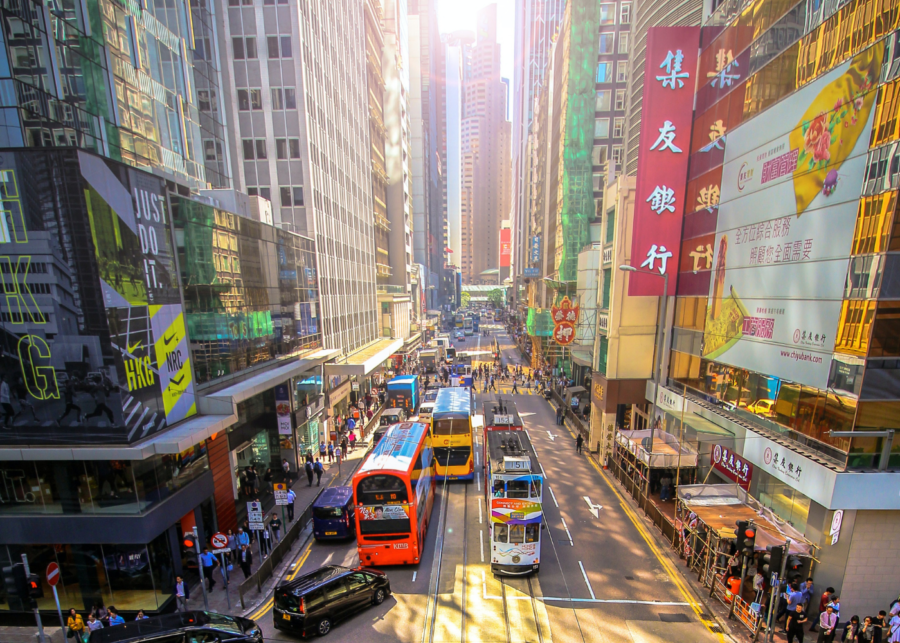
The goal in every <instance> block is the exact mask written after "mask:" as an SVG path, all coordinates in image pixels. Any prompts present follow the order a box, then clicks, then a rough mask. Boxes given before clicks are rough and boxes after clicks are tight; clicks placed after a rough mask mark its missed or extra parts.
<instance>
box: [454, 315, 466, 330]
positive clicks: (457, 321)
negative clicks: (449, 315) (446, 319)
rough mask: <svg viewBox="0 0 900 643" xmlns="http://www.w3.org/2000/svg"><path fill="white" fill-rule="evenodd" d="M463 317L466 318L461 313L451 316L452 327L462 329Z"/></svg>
mask: <svg viewBox="0 0 900 643" xmlns="http://www.w3.org/2000/svg"><path fill="white" fill-rule="evenodd" d="M465 317H466V316H465V315H463V314H462V313H456V314H455V315H454V316H453V325H454V326H455V327H456V328H462V327H463V320H464V319H465Z"/></svg>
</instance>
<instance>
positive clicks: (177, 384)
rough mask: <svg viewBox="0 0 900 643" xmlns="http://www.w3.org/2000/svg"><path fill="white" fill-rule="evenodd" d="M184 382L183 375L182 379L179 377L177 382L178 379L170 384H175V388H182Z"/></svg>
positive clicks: (172, 380)
mask: <svg viewBox="0 0 900 643" xmlns="http://www.w3.org/2000/svg"><path fill="white" fill-rule="evenodd" d="M183 381H184V375H182V376H181V377H179V378H178V379H177V380H176V379H171V380H169V382H170V383H172V384H174V385H175V386H181V383H182V382H183Z"/></svg>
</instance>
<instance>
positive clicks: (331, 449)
mask: <svg viewBox="0 0 900 643" xmlns="http://www.w3.org/2000/svg"><path fill="white" fill-rule="evenodd" d="M332 462H334V443H333V442H329V443H328V463H329V464H331V463H332Z"/></svg>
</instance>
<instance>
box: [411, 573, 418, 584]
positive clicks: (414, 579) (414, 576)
mask: <svg viewBox="0 0 900 643" xmlns="http://www.w3.org/2000/svg"><path fill="white" fill-rule="evenodd" d="M418 573H419V572H413V579H412V582H414V583H415V582H416V574H418Z"/></svg>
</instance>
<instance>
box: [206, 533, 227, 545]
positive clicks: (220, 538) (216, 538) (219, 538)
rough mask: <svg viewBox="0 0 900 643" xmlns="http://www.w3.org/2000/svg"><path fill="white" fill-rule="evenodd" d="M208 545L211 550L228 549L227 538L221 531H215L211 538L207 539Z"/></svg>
mask: <svg viewBox="0 0 900 643" xmlns="http://www.w3.org/2000/svg"><path fill="white" fill-rule="evenodd" d="M209 544H210V545H212V548H213V549H225V548H226V547H228V536H226V535H225V534H223V533H222V532H221V531H217V532H216V533H214V534H213V537H212V538H210V539H209Z"/></svg>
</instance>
